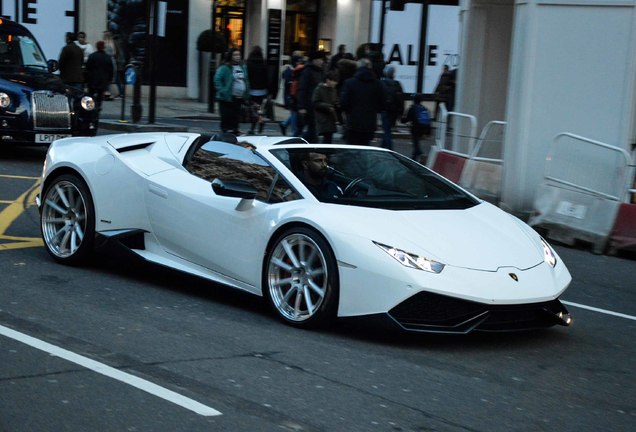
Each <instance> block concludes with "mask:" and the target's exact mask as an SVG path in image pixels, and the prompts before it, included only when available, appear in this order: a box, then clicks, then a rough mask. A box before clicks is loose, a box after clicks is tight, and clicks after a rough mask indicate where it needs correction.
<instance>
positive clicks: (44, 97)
mask: <svg viewBox="0 0 636 432" xmlns="http://www.w3.org/2000/svg"><path fill="white" fill-rule="evenodd" d="M32 96H33V99H32V104H33V127H34V129H36V130H49V129H70V128H71V109H70V107H69V104H68V98H67V97H66V96H65V95H62V94H56V93H52V92H50V91H35V92H33V94H32Z"/></svg>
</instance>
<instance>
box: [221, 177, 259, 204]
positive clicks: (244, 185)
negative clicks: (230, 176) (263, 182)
mask: <svg viewBox="0 0 636 432" xmlns="http://www.w3.org/2000/svg"><path fill="white" fill-rule="evenodd" d="M212 190H213V191H214V193H216V194H217V195H221V196H226V197H233V198H242V199H248V200H249V199H254V198H255V197H256V194H257V193H258V191H257V190H256V188H255V187H254V186H252V185H251V184H250V183H248V182H246V181H244V180H226V181H224V180H221V179H218V178H216V179H214V180H213V181H212Z"/></svg>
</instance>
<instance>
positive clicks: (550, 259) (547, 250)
mask: <svg viewBox="0 0 636 432" xmlns="http://www.w3.org/2000/svg"><path fill="white" fill-rule="evenodd" d="M541 244H542V245H543V260H544V261H545V262H547V263H548V264H550V267H552V268H554V266H556V264H557V258H556V253H554V249H552V247H551V246H550V245H549V244H548V242H546V241H545V240H543V239H541Z"/></svg>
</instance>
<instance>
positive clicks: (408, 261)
mask: <svg viewBox="0 0 636 432" xmlns="http://www.w3.org/2000/svg"><path fill="white" fill-rule="evenodd" d="M373 243H374V244H375V245H377V246H378V247H379V248H380V249H382V250H383V251H384V252H386V253H388V254H389V255H391V256H392V257H393V258H394V259H395V260H396V261H398V262H399V263H400V264H402V265H403V266H405V267H410V268H413V269H417V270H424V271H426V272H429V273H440V272H441V271H442V270H444V266H445V264H442V263H440V262H437V261H434V260H432V259H429V258H426V257H423V256H419V255H416V254H412V253H409V252H405V251H403V250H401V249H397V248H394V247H392V246H387V245H385V244H382V243H376V242H373Z"/></svg>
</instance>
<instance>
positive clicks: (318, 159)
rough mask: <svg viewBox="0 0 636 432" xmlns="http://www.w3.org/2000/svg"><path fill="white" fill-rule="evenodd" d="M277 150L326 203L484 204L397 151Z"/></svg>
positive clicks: (400, 205)
mask: <svg viewBox="0 0 636 432" xmlns="http://www.w3.org/2000/svg"><path fill="white" fill-rule="evenodd" d="M271 152H272V154H274V156H276V157H277V158H278V159H279V160H280V161H281V162H283V163H284V164H285V165H287V167H289V168H290V170H291V171H292V172H293V173H294V174H295V175H296V177H297V178H298V179H299V180H300V181H302V182H303V183H304V184H305V186H307V188H308V189H309V190H310V191H311V192H312V194H313V195H314V196H315V197H316V198H317V199H319V200H320V201H322V202H332V203H338V204H345V205H356V206H363V207H375V208H382V209H388V210H414V209H465V208H469V207H472V206H474V205H476V204H478V203H479V201H477V200H476V199H474V198H473V197H471V196H470V195H468V194H466V193H465V192H464V191H462V190H461V189H459V188H458V187H457V186H455V185H453V184H452V183H451V182H449V181H448V180H446V179H444V178H443V177H441V176H439V175H437V174H435V173H434V172H432V171H430V170H429V169H427V168H425V167H423V166H422V165H420V164H418V163H416V162H414V161H412V160H411V159H408V158H406V157H404V156H402V155H400V154H398V153H394V152H386V151H381V150H378V149H374V148H365V149H359V148H334V147H313V146H312V147H309V146H304V147H302V148H287V149H282V148H281V149H273V150H272V151H271Z"/></svg>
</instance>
